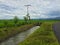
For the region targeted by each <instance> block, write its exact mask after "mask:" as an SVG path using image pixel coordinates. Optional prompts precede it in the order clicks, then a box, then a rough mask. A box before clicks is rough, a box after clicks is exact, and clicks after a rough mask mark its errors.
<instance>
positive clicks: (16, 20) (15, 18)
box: [14, 16, 19, 26]
mask: <svg viewBox="0 0 60 45" xmlns="http://www.w3.org/2000/svg"><path fill="white" fill-rule="evenodd" d="M18 20H19V19H18V17H17V16H15V17H14V23H15V26H16V25H17V23H18Z"/></svg>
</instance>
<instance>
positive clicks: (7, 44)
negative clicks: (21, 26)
mask: <svg viewBox="0 0 60 45" xmlns="http://www.w3.org/2000/svg"><path fill="white" fill-rule="evenodd" d="M38 28H39V26H35V27H33V28H31V29H29V30H27V31H24V32H22V33H20V34H17V35H16V36H14V37H11V38H9V39H8V40H6V41H4V42H2V43H1V44H0V45H17V44H18V43H20V42H22V41H23V40H24V39H26V37H27V36H29V35H30V34H31V33H33V32H34V31H35V30H36V29H38Z"/></svg>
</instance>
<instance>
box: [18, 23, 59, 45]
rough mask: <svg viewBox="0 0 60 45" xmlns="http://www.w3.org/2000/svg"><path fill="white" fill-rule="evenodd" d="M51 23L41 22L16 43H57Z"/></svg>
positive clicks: (45, 44) (56, 44)
mask: <svg viewBox="0 0 60 45" xmlns="http://www.w3.org/2000/svg"><path fill="white" fill-rule="evenodd" d="M53 23H54V22H45V23H43V24H42V25H41V26H40V28H39V29H37V30H36V31H35V32H34V33H33V34H31V35H30V36H29V37H28V38H27V39H26V40H24V41H23V42H21V43H19V44H18V45H59V43H58V41H57V39H56V36H55V35H54V32H53V30H52V24H53Z"/></svg>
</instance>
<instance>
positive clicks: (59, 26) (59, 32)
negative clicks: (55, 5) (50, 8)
mask: <svg viewBox="0 0 60 45" xmlns="http://www.w3.org/2000/svg"><path fill="white" fill-rule="evenodd" d="M53 30H54V32H55V35H56V37H57V39H58V42H59V43H60V22H57V23H55V24H54V25H53Z"/></svg>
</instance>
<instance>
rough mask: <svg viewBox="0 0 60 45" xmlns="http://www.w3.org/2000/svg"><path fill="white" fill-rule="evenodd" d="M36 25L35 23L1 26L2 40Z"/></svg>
mask: <svg viewBox="0 0 60 45" xmlns="http://www.w3.org/2000/svg"><path fill="white" fill-rule="evenodd" d="M33 26H35V24H26V25H23V26H19V27H9V28H0V42H2V41H4V40H6V39H8V38H10V37H12V36H14V35H17V34H18V33H20V32H23V31H26V30H28V29H30V28H32V27H33Z"/></svg>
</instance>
